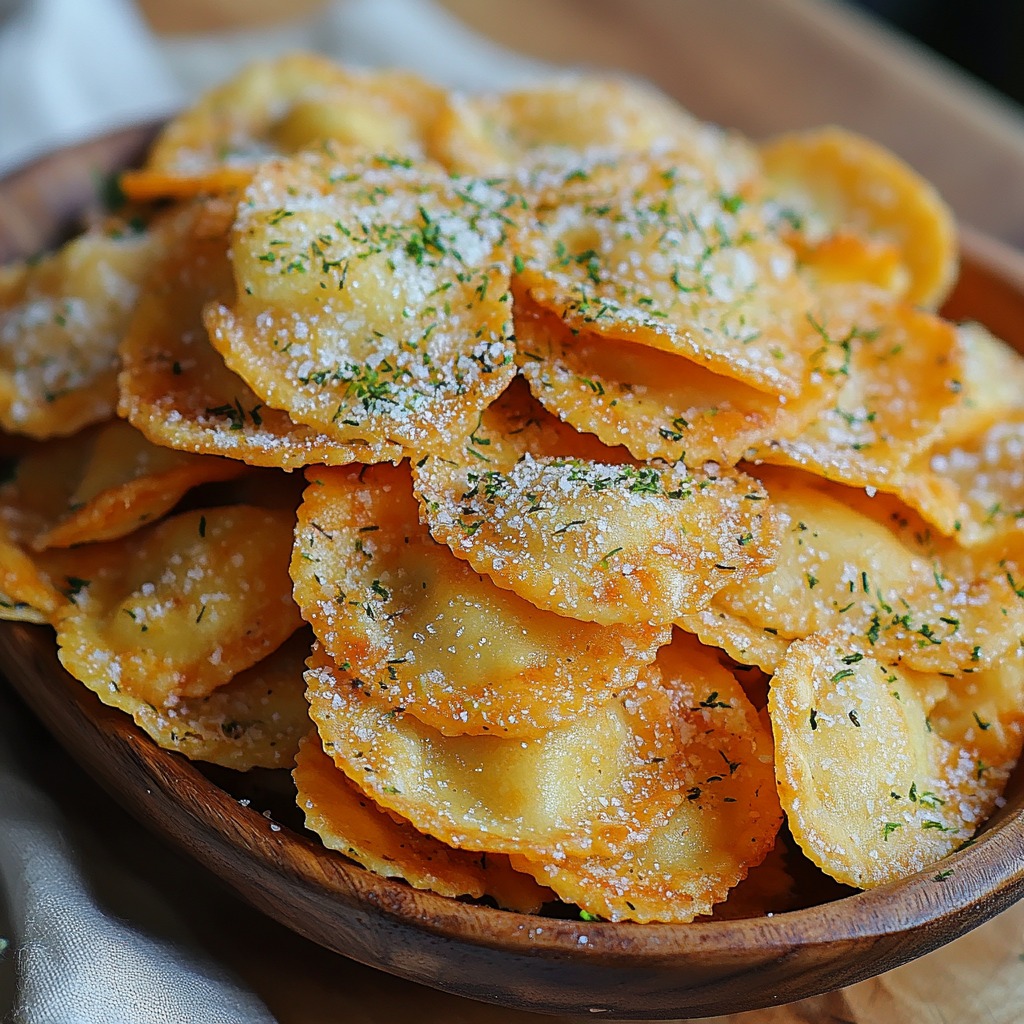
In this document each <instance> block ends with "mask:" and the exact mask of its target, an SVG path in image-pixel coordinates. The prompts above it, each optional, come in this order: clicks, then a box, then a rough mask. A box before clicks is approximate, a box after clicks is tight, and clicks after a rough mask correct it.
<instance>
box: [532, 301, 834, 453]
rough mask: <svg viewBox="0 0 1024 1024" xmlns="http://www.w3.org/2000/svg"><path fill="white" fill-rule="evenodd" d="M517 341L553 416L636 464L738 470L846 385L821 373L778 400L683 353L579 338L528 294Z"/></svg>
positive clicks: (537, 394) (593, 336)
mask: <svg viewBox="0 0 1024 1024" xmlns="http://www.w3.org/2000/svg"><path fill="white" fill-rule="evenodd" d="M516 339H517V341H518V343H519V345H518V351H517V354H516V360H517V362H518V363H519V366H520V369H521V370H522V373H523V375H524V376H525V377H526V379H527V380H528V381H529V382H530V390H531V391H532V392H533V394H534V396H535V397H536V398H537V400H538V401H540V402H541V403H542V404H543V405H544V407H545V408H546V409H547V410H548V411H549V412H551V413H553V414H554V415H556V416H560V417H562V418H563V419H564V420H566V421H567V422H569V423H571V424H572V425H573V426H575V427H576V428H577V429H578V430H586V431H592V432H593V433H595V434H597V436H598V437H600V438H601V440H602V441H604V442H605V443H606V444H609V445H619V444H621V445H625V446H626V447H627V448H628V449H629V450H630V452H631V453H632V454H633V455H634V456H635V457H636V458H638V459H664V460H666V461H669V462H677V461H679V460H683V461H685V462H686V463H687V465H691V466H700V465H701V464H703V463H704V462H706V461H707V460H709V459H710V460H713V461H716V462H722V463H725V464H726V465H731V464H733V463H735V462H736V461H737V460H738V459H740V458H741V457H743V455H744V454H745V453H746V452H747V451H748V450H749V449H751V448H753V447H754V446H756V445H760V444H764V443H765V442H767V441H769V440H777V439H779V438H786V437H792V436H793V435H795V434H796V433H798V432H799V431H800V430H801V429H802V428H803V427H805V426H806V425H807V424H808V423H809V422H810V421H811V420H813V419H814V418H815V416H816V415H817V414H818V413H819V412H821V411H822V410H823V409H825V408H826V407H827V406H828V405H829V404H830V403H831V401H832V400H833V398H834V395H835V394H836V392H837V391H838V388H839V384H840V377H839V376H838V375H837V374H835V373H832V374H829V373H826V372H819V373H817V374H815V375H813V376H812V378H811V380H810V382H809V383H808V384H807V386H806V387H805V388H804V389H803V391H802V392H801V393H800V395H799V396H798V397H796V398H793V399H791V400H788V401H786V402H780V401H779V397H778V396H777V395H770V394H767V393H766V392H764V391H759V390H758V389H757V388H752V387H750V385H748V384H744V383H742V382H741V381H738V380H734V379H733V378H732V377H727V376H724V375H722V374H719V373H712V372H711V371H710V370H706V369H705V368H704V367H702V366H699V365H698V364H697V363H694V362H692V361H691V360H688V359H686V358H685V357H683V356H679V355H675V354H673V353H671V352H663V351H661V350H659V349H656V348H651V347H650V346H648V345H638V344H636V343H635V342H632V341H619V340H616V339H613V338H606V337H601V336H600V335H597V334H592V333H590V332H588V331H577V332H573V331H571V330H570V329H569V328H568V327H567V326H566V325H565V324H564V323H563V322H562V321H561V319H560V318H559V317H557V316H555V314H553V313H547V312H545V311H543V310H541V309H540V308H538V307H537V306H536V305H535V304H533V303H532V302H531V301H530V300H528V299H526V298H525V297H524V298H523V299H522V300H517V305H516ZM822 369H823V370H824V367H822Z"/></svg>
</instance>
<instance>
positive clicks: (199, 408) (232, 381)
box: [118, 207, 401, 469]
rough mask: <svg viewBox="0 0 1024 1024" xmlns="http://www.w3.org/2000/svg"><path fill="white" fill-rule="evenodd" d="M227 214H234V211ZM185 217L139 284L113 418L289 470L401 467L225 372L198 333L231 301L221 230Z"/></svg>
mask: <svg viewBox="0 0 1024 1024" xmlns="http://www.w3.org/2000/svg"><path fill="white" fill-rule="evenodd" d="M232 209H233V208H232ZM217 219H218V211H217V210H216V209H210V208H208V207H193V208H191V209H187V210H186V211H185V212H184V213H182V214H181V215H180V216H179V218H178V221H177V223H176V224H175V226H174V230H175V232H176V235H175V239H174V242H173V244H171V245H169V246H168V250H167V252H166V253H165V255H164V256H163V257H162V258H161V259H160V260H159V261H158V263H157V265H156V266H155V267H154V268H153V271H152V273H151V274H150V275H149V277H148V278H147V280H146V289H145V291H144V292H143V294H142V296H141V298H140V299H139V303H138V306H137V308H136V311H135V315H134V316H133V317H132V321H131V324H130V325H129V327H128V331H127V333H126V335H125V337H124V339H123V341H122V342H121V364H122V369H121V372H120V374H119V376H118V388H119V393H120V399H119V403H118V411H119V412H120V414H121V415H122V416H126V417H127V418H128V419H129V420H130V421H131V423H132V424H133V425H134V426H135V427H137V428H138V429H139V430H141V431H142V432H143V433H144V434H145V435H146V436H147V437H148V438H149V439H150V440H151V441H153V442H154V443H155V444H160V445H168V446H170V447H172V448H179V449H182V450H184V451H189V452H200V453H204V454H207V455H222V456H226V457H228V458H233V459H240V460H242V461H243V462H247V463H249V464H250V465H255V466H277V467H280V468H282V469H294V468H296V467H298V466H307V465H311V464H315V463H322V464H326V465H336V464H345V463H349V462H353V461H360V462H375V461H383V460H390V459H399V458H400V457H401V449H400V448H398V447H397V446H395V445H392V444H389V443H387V442H382V443H380V444H376V445H372V446H368V445H365V444H356V443H353V444H342V443H341V442H339V441H338V440H336V439H334V438H331V437H328V436H327V435H325V434H323V433H320V432H319V431H317V430H314V429H313V428H311V427H307V426H304V425H302V424H297V423H293V422H292V421H291V420H290V419H289V418H288V415H287V413H284V412H282V411H281V410H280V409H273V408H270V407H269V406H267V405H266V404H265V403H264V402H262V401H261V400H260V399H259V398H257V397H256V395H255V394H254V393H253V391H252V389H251V388H250V387H249V386H248V385H247V384H246V383H245V381H243V380H242V378H241V377H239V376H238V374H236V373H234V372H233V371H231V370H229V369H228V368H227V366H225V365H224V360H223V359H222V358H221V357H220V355H219V354H218V352H217V351H216V349H214V348H213V346H212V345H211V344H210V340H209V337H208V336H207V333H206V328H205V327H204V325H203V309H204V307H205V306H206V305H207V303H210V302H213V301H215V300H216V301H224V300H226V299H227V300H229V299H230V297H231V296H233V294H234V280H233V278H232V275H231V264H230V261H229V259H228V251H227V250H228V238H227V225H226V224H225V225H223V230H220V225H218V224H217Z"/></svg>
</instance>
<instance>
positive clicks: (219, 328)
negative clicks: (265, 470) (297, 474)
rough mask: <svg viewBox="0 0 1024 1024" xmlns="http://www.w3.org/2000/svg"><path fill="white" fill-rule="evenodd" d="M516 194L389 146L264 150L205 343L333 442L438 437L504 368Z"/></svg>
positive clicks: (469, 415)
mask: <svg viewBox="0 0 1024 1024" xmlns="http://www.w3.org/2000/svg"><path fill="white" fill-rule="evenodd" d="M519 205H520V201H519V200H518V199H517V198H516V197H515V196H512V195H509V194H508V193H506V192H504V191H503V190H502V189H500V188H499V187H498V186H497V185H495V184H493V183H490V182H487V181H484V180H482V179H454V178H450V177H449V176H448V175H447V174H446V173H444V172H443V171H441V170H440V169H439V168H434V167H432V166H428V165H425V164H422V163H421V164H418V165H416V164H413V163H412V162H410V161H404V160H398V159H395V158H391V157H369V158H364V159H362V160H360V161H358V162H356V163H352V162H350V161H349V162H346V161H345V160H344V159H342V158H341V157H340V156H338V155H333V154H331V153H326V154H309V153H307V154H305V155H300V156H298V157H295V158H293V159H292V160H288V161H276V162H272V163H270V164H266V165H263V167H262V168H261V170H260V172H259V173H258V175H257V176H256V177H255V179H254V180H253V183H252V184H251V185H250V187H249V189H248V190H247V191H246V193H245V196H244V198H243V200H242V202H241V204H240V206H239V216H238V219H237V221H236V223H235V226H234V229H233V231H232V239H231V246H232V254H233V269H234V277H235V285H236V293H237V294H236V298H235V300H234V302H233V304H231V305H225V304H224V303H222V302H215V303H212V304H211V305H210V306H208V307H207V312H206V325H207V328H208V330H209V332H210V339H211V341H212V342H213V345H214V347H215V348H216V349H217V350H218V351H219V352H220V353H221V355H222V356H223V357H224V361H225V362H226V363H227V364H228V366H229V367H231V369H233V370H234V371H235V372H236V373H238V374H239V375H240V376H241V377H242V378H243V379H244V380H246V381H247V383H248V384H249V385H250V387H252V389H253V390H254V391H255V392H256V393H257V394H258V395H260V397H261V398H262V399H263V401H265V402H266V403H267V404H268V405H271V406H273V407H275V408H279V409H283V410H285V411H286V412H287V413H288V414H289V416H290V417H291V418H292V419H293V420H295V421H297V422H299V423H306V424H308V425H309V426H312V427H314V428H316V429H317V430H319V431H322V432H324V433H326V434H328V435H329V436H330V437H333V438H336V439H337V440H339V441H342V442H358V443H362V444H368V445H371V446H372V445H378V444H381V443H383V442H390V443H394V444H397V445H401V446H402V447H403V448H404V449H406V450H408V451H410V452H414V453H415V452H420V453H422V452H423V451H429V450H432V449H433V450H443V449H445V448H447V447H450V446H451V444H452V442H453V441H454V440H457V439H459V438H461V437H463V436H465V435H466V434H468V433H469V431H470V430H471V429H472V426H473V423H474V422H475V421H476V419H477V417H478V416H479V414H480V412H481V411H482V410H483V409H485V408H486V407H487V405H488V404H490V402H492V401H493V400H494V399H495V398H497V397H498V395H499V394H500V393H501V392H502V391H503V390H504V388H505V387H506V385H507V384H508V382H509V381H510V380H511V378H512V376H513V374H514V373H515V365H514V363H513V351H512V341H511V319H512V311H511V301H512V296H511V292H510V290H509V274H510V270H511V266H510V263H511V253H510V249H509V227H510V225H511V223H512V216H513V214H514V213H515V211H516V209H518V207H519Z"/></svg>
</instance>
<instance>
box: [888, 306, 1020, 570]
mask: <svg viewBox="0 0 1024 1024" xmlns="http://www.w3.org/2000/svg"><path fill="white" fill-rule="evenodd" d="M958 334H959V336H960V340H961V344H962V346H963V349H964V353H965V372H964V385H963V390H962V392H961V399H962V400H961V402H960V403H959V404H958V405H957V406H956V408H955V409H954V410H952V411H951V415H948V416H946V417H945V419H944V421H943V423H942V430H941V433H940V435H939V437H938V438H937V439H936V440H935V442H934V444H933V445H932V446H931V447H930V448H929V449H928V450H927V451H925V452H922V453H921V454H920V455H919V456H917V457H916V458H915V459H914V460H912V461H911V463H910V464H909V465H908V466H907V467H906V468H905V469H903V470H902V471H900V472H899V473H898V474H897V475H896V476H895V478H894V479H893V480H892V481H891V482H890V483H889V484H887V485H886V487H885V488H884V489H885V490H887V491H890V492H892V493H893V494H895V495H897V496H898V497H899V498H900V499H901V500H902V501H903V502H905V503H906V504H907V505H910V506H911V507H912V508H914V509H916V510H917V511H918V512H919V513H920V514H921V515H922V516H923V517H924V518H925V519H927V520H928V522H929V523H930V524H931V525H932V526H934V527H936V528H937V529H938V530H940V531H941V532H942V533H943V534H945V535H946V536H947V537H955V538H956V539H957V541H958V543H960V544H963V545H965V546H967V547H971V548H975V547H980V548H982V549H984V548H986V547H988V546H992V553H993V554H994V555H995V556H996V557H997V558H998V557H1003V555H1002V554H1000V551H1001V546H1002V539H1006V540H1007V541H1010V540H1011V538H1013V537H1014V536H1015V535H1016V532H1017V531H1016V525H1017V524H1018V523H1019V522H1021V521H1022V519H1024V517H1022V516H1020V515H1018V514H1017V513H1018V512H1019V511H1020V506H1021V504H1024V501H1022V500H1020V499H1019V498H1018V497H1017V493H1018V490H1019V488H1020V486H1021V485H1020V483H1019V476H1018V473H1017V469H1016V462H1017V461H1019V455H1020V453H1019V451H1018V449H1017V441H1016V440H1015V439H1016V437H1017V435H1018V434H1019V433H1020V430H1021V427H1020V424H1021V422H1022V418H1024V359H1021V357H1020V355H1019V354H1018V353H1017V352H1015V351H1014V350H1013V349H1011V348H1010V347H1009V346H1008V345H1006V344H1005V343H1004V342H1002V341H1000V340H999V339H998V338H995V337H993V336H992V335H991V334H990V333H989V332H988V331H986V330H985V328H984V327H982V326H981V325H980V324H963V325H961V327H960V328H959V330H958ZM1011 546H1012V543H1011ZM1006 553H1009V549H1008V550H1007V551H1006V552H1004V554H1006Z"/></svg>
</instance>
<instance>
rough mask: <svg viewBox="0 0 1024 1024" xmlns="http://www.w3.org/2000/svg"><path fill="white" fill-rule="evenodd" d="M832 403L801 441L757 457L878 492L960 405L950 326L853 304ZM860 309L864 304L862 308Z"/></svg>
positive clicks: (904, 311) (916, 313) (763, 450)
mask: <svg viewBox="0 0 1024 1024" xmlns="http://www.w3.org/2000/svg"><path fill="white" fill-rule="evenodd" d="M853 306H854V307H855V308H854V309H853V310H851V311H850V313H848V314H847V316H848V317H849V319H851V320H852V321H853V324H854V325H853V326H852V327H851V328H850V329H849V331H848V332H847V333H846V335H845V337H842V338H838V339H837V338H835V337H832V336H830V335H829V334H828V333H827V332H826V331H825V329H824V328H823V327H822V328H821V333H822V337H823V340H824V342H825V344H827V345H829V346H835V345H836V344H837V343H838V345H839V347H840V348H841V349H842V351H843V352H844V353H845V356H846V358H845V360H844V362H843V364H842V365H841V366H840V367H838V368H836V369H833V370H829V371H827V372H828V373H831V374H833V375H834V376H836V377H838V378H840V379H841V381H842V386H841V388H840V390H839V393H838V395H837V397H836V401H835V404H834V405H833V406H831V407H830V408H826V409H824V410H823V411H822V412H821V414H820V415H819V416H818V417H817V418H816V419H815V420H814V422H812V423H810V424H809V425H808V426H806V427H804V429H803V430H801V431H800V433H799V435H798V436H797V437H791V438H789V439H788V440H777V441H774V442H773V443H770V444H768V445H765V446H762V447H759V448H757V450H756V451H755V452H754V453H753V456H752V457H753V458H754V459H755V460H757V461H764V462H770V463H774V464H777V465H778V464H781V465H790V466H799V467H800V468H802V469H806V470H808V471H810V472H812V473H816V474H818V475H820V476H824V477H826V478H827V479H829V480H838V481H841V482H843V483H846V484H850V485H852V486H855V487H876V488H881V487H884V486H885V485H886V484H888V485H889V486H890V487H891V486H892V485H893V482H894V480H893V478H894V477H895V476H896V475H897V474H898V473H899V472H900V470H901V469H902V468H903V467H905V466H906V465H907V464H908V463H909V462H910V461H911V460H912V459H913V457H914V456H915V455H917V454H918V453H920V452H921V451H922V450H924V449H925V448H927V447H928V445H929V444H930V443H931V442H932V441H934V440H935V438H936V437H938V436H939V434H940V432H941V429H942V422H943V419H944V417H945V416H946V415H947V414H951V413H952V412H953V410H954V408H955V407H956V406H957V405H958V404H959V402H960V393H961V391H962V390H963V377H964V369H965V367H964V363H965V358H964V355H963V353H962V351H961V349H960V347H959V345H958V342H957V334H956V330H955V328H954V327H953V325H952V324H950V323H948V322H947V321H945V320H940V319H939V318H938V317H937V316H934V315H932V314H931V313H926V312H923V311H920V310H915V309H912V308H911V307H910V306H904V305H888V304H884V305H882V306H881V307H879V306H878V305H877V304H876V303H873V302H866V303H864V302H862V301H861V300H859V299H855V300H854V302H853ZM857 307H860V308H859V309H858V308H857Z"/></svg>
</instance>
